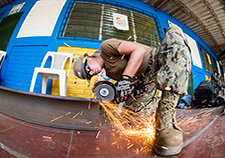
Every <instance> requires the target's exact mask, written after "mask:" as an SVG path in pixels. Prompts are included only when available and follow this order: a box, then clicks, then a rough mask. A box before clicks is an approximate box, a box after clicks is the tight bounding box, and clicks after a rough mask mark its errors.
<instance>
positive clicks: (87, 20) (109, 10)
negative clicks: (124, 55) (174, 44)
mask: <svg viewBox="0 0 225 158" xmlns="http://www.w3.org/2000/svg"><path fill="white" fill-rule="evenodd" d="M71 3H72V1H71ZM113 13H119V14H123V15H126V16H127V17H128V24H129V30H118V29H117V28H116V27H114V25H113ZM65 21H66V22H65ZM61 28H62V29H61V30H60V32H59V37H60V38H72V39H79V38H85V39H92V40H106V39H109V38H118V39H122V40H130V41H134V42H138V43H142V44H145V45H148V46H151V47H157V46H159V44H160V42H159V35H158V31H157V26H156V22H155V19H154V18H152V17H149V16H146V15H144V14H141V13H138V12H135V11H131V10H128V9H124V8H120V7H117V6H111V5H108V4H107V5H106V4H100V3H91V2H78V1H75V2H74V3H73V4H72V5H71V4H70V5H69V8H68V11H67V12H66V15H65V17H64V20H63V22H62V27H61Z"/></svg>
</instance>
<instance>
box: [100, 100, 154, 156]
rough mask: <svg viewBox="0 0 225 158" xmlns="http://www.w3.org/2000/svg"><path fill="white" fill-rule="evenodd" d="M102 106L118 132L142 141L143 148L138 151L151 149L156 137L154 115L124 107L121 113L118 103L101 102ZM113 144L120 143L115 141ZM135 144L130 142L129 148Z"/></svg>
mask: <svg viewBox="0 0 225 158" xmlns="http://www.w3.org/2000/svg"><path fill="white" fill-rule="evenodd" d="M100 104H101V106H102V108H103V109H104V111H105V113H106V115H107V118H108V119H109V121H110V123H111V124H112V126H113V127H114V128H115V129H116V132H119V133H120V134H122V135H124V136H126V137H132V138H134V139H138V140H139V141H138V142H139V143H140V142H141V146H142V147H141V148H140V149H136V150H137V151H138V153H139V152H140V151H141V150H145V151H151V150H152V144H153V141H154V139H155V122H154V119H153V118H154V117H153V115H152V116H148V117H146V116H140V115H138V114H136V113H134V112H132V111H130V110H127V109H123V110H122V113H119V110H118V105H116V104H113V103H109V102H101V103H100ZM112 144H117V147H118V148H119V144H118V143H117V142H113V143H112ZM133 146H134V144H129V145H128V147H127V149H130V148H132V147H133Z"/></svg>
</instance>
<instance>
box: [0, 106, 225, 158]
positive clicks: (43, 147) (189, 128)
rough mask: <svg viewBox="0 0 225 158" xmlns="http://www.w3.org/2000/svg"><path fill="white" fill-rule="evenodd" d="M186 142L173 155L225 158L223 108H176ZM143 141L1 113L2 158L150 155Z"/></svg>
mask: <svg viewBox="0 0 225 158" xmlns="http://www.w3.org/2000/svg"><path fill="white" fill-rule="evenodd" d="M176 110H177V121H178V124H179V125H180V127H181V128H182V129H183V135H184V145H183V149H182V151H181V152H180V153H179V154H178V155H176V156H172V157H174V158H177V157H180V158H202V157H204V158H224V157H225V150H224V148H225V125H224V124H225V116H221V115H220V112H221V111H222V110H223V107H216V108H207V109H176ZM138 149H140V142H139V141H137V140H136V139H133V138H130V137H126V136H122V135H120V134H118V133H116V132H115V131H113V130H112V128H111V126H110V125H107V124H104V125H102V126H101V127H100V132H98V131H75V130H64V129H56V128H50V127H44V126H40V125H36V124H31V123H28V122H24V121H21V120H17V119H15V118H13V117H10V116H8V115H5V114H3V113H0V158H27V157H30V158H111V157H113V158H151V157H160V156H158V155H156V154H155V153H154V151H151V152H146V151H145V152H143V151H140V150H138Z"/></svg>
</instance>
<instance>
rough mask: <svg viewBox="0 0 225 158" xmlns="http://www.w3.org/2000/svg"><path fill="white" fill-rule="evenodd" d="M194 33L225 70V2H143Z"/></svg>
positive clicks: (174, 0)
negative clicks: (174, 19)
mask: <svg viewBox="0 0 225 158" xmlns="http://www.w3.org/2000/svg"><path fill="white" fill-rule="evenodd" d="M142 1H143V2H145V3H148V4H149V5H151V6H153V7H154V8H155V9H156V10H159V9H161V10H162V11H165V12H166V13H167V14H170V15H171V16H173V17H175V18H176V19H178V20H179V21H181V22H182V23H183V24H185V25H186V26H188V27H189V28H190V29H191V30H192V31H194V32H195V33H196V34H197V35H198V36H199V37H200V38H201V39H202V40H203V41H205V43H206V44H207V45H208V46H209V47H210V48H211V50H212V51H213V52H215V54H216V55H217V57H218V58H219V59H220V60H221V61H222V64H223V69H224V70H225V0H194V1H193V0H182V1H181V0H142Z"/></svg>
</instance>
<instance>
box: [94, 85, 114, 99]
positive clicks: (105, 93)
mask: <svg viewBox="0 0 225 158" xmlns="http://www.w3.org/2000/svg"><path fill="white" fill-rule="evenodd" d="M94 94H95V97H96V99H99V100H102V101H103V100H104V101H112V100H113V99H114V97H115V90H114V88H113V87H112V86H111V85H109V84H105V83H102V84H99V85H97V86H96V87H95V89H94Z"/></svg>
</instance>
